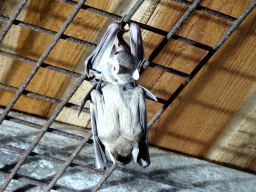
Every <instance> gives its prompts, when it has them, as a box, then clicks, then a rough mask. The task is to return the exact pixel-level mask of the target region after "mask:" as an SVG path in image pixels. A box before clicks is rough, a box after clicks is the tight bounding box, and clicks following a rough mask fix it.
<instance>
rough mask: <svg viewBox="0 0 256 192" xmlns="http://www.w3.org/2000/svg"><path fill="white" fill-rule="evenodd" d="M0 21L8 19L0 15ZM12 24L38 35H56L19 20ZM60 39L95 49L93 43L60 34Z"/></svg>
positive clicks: (53, 32)
mask: <svg viewBox="0 0 256 192" xmlns="http://www.w3.org/2000/svg"><path fill="white" fill-rule="evenodd" d="M0 20H2V21H8V20H9V18H8V17H6V16H3V15H0ZM13 24H14V25H17V26H20V27H25V28H28V29H31V30H33V31H36V32H39V33H45V34H47V35H52V36H54V35H56V33H57V32H55V31H52V30H49V29H45V28H43V27H39V26H36V25H32V24H29V23H25V22H23V21H19V20H14V21H13ZM60 38H61V39H64V40H67V41H70V42H73V43H77V44H79V45H83V46H87V47H96V44H94V43H91V42H88V41H84V40H81V39H77V38H75V37H71V36H68V35H65V34H62V35H61V37H60Z"/></svg>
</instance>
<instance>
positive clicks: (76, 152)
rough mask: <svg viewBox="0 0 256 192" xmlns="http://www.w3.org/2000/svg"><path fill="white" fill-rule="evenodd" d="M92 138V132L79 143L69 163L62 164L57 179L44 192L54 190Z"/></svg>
mask: <svg viewBox="0 0 256 192" xmlns="http://www.w3.org/2000/svg"><path fill="white" fill-rule="evenodd" d="M91 137H92V131H90V132H89V133H88V135H87V136H86V137H85V138H84V139H83V140H82V141H81V143H79V145H78V146H77V148H76V149H75V150H74V151H73V152H72V154H71V155H70V157H69V158H68V160H67V161H65V163H64V164H62V166H61V169H60V171H59V172H58V173H57V174H56V175H55V177H54V178H53V179H52V181H51V182H50V184H49V185H48V186H47V187H46V188H45V189H44V191H45V192H46V191H50V190H51V189H52V188H53V185H54V184H55V183H56V182H57V181H58V179H59V178H60V177H61V175H62V174H63V172H64V171H65V170H66V169H67V168H68V166H69V165H70V164H71V163H72V161H73V160H74V159H75V157H76V156H77V155H78V153H79V152H80V151H81V150H82V148H83V147H84V145H85V144H86V143H87V141H88V140H89V139H90V138H91Z"/></svg>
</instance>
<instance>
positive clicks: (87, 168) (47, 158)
mask: <svg viewBox="0 0 256 192" xmlns="http://www.w3.org/2000/svg"><path fill="white" fill-rule="evenodd" d="M90 132H91V131H90ZM90 135H91V133H89V135H88V136H90ZM0 147H1V148H4V149H8V150H11V151H15V152H18V153H25V152H26V150H24V149H20V148H17V147H13V146H10V145H6V144H2V143H0ZM30 156H33V157H36V158H39V159H44V160H47V161H51V162H54V163H58V164H61V165H63V164H65V163H66V161H64V160H60V159H57V158H53V157H50V156H47V155H42V154H38V153H35V152H31V154H30ZM70 167H73V168H76V169H80V170H84V171H88V172H91V173H95V174H99V175H104V174H105V172H104V171H100V170H97V169H93V168H90V167H87V166H84V165H79V164H77V163H71V164H70Z"/></svg>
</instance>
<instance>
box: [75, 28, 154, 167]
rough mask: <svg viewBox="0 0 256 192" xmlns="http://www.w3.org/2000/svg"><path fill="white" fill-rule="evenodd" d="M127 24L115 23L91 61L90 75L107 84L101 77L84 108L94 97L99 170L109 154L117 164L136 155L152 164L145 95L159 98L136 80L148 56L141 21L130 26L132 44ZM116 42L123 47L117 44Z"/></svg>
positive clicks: (87, 66)
mask: <svg viewBox="0 0 256 192" xmlns="http://www.w3.org/2000/svg"><path fill="white" fill-rule="evenodd" d="M121 26H122V23H112V24H111V25H110V26H109V28H108V30H107V31H106V33H105V35H104V36H103V38H102V40H101V41H100V43H99V44H98V45H97V47H96V48H95V49H94V51H93V52H92V54H91V55H90V56H89V57H88V58H87V59H86V61H85V71H86V73H87V75H89V73H93V74H94V76H95V77H97V78H100V79H102V78H103V79H104V82H103V83H102V81H101V80H100V81H96V80H95V83H94V87H95V89H92V90H91V91H90V92H89V93H88V94H87V95H86V96H85V99H84V100H83V101H82V103H81V105H80V109H79V112H78V114H79V113H80V112H81V110H82V108H83V106H84V104H85V102H86V100H87V99H89V98H90V99H91V104H90V113H91V124H92V131H93V140H94V148H95V158H96V167H97V168H98V169H103V168H104V167H105V166H106V163H107V156H108V157H109V159H110V160H112V162H113V163H115V164H117V165H124V164H127V163H129V162H130V161H131V160H132V159H133V160H134V161H135V162H137V163H138V164H139V165H140V166H142V167H147V166H149V164H150V158H149V152H148V138H147V118H146V117H147V114H146V104H145V97H148V98H150V99H153V100H157V99H156V97H155V96H154V95H153V94H152V93H151V92H150V91H149V90H147V89H146V88H144V87H142V86H140V85H137V84H136V83H135V80H137V79H138V78H139V66H140V63H141V62H142V60H143V59H144V48H143V43H142V37H141V31H140V28H139V26H138V25H137V24H135V23H130V24H129V33H130V45H128V44H127V43H126V42H125V41H124V39H123V37H122V36H123V34H124V33H125V31H124V29H123V28H122V27H121ZM116 40H118V47H115V46H114V44H115V41H116ZM106 154H107V156H106Z"/></svg>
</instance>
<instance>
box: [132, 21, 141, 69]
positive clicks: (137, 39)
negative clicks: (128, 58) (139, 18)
mask: <svg viewBox="0 0 256 192" xmlns="http://www.w3.org/2000/svg"><path fill="white" fill-rule="evenodd" d="M129 33H130V46H131V53H132V54H133V56H134V57H135V61H136V64H137V65H138V64H139V63H140V62H141V61H142V60H143V59H144V47H143V41H142V36H141V30H140V27H139V25H137V24H135V23H130V28H129Z"/></svg>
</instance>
